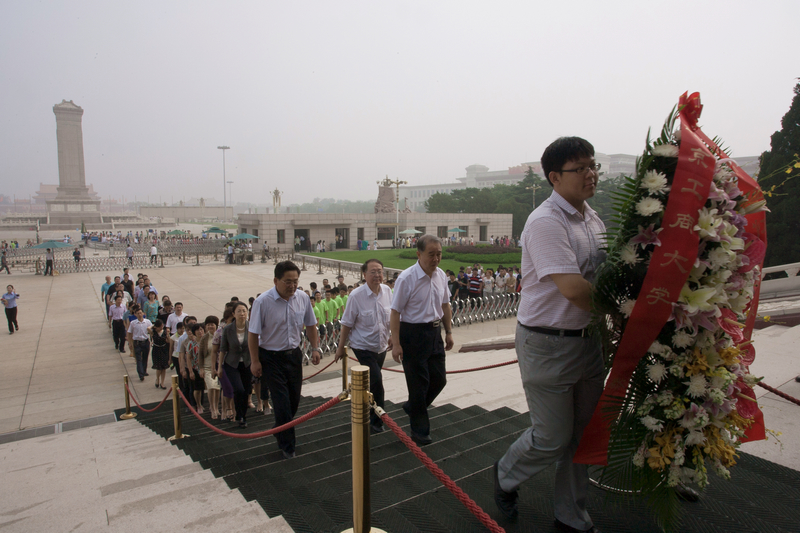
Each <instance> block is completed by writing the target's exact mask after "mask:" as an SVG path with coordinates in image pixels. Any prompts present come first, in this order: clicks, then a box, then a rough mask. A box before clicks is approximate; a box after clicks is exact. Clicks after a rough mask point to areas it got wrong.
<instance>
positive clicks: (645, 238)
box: [629, 224, 664, 248]
mask: <svg viewBox="0 0 800 533" xmlns="http://www.w3.org/2000/svg"><path fill="white" fill-rule="evenodd" d="M663 230H664V228H658V229H655V224H650V225H649V226H647V228H643V227H642V226H639V234H638V235H636V237H634V238H633V239H631V240H630V243H629V244H638V245H639V246H641V247H642V248H644V247H645V246H648V245H650V244H653V245H655V246H661V240H660V239H659V238H658V234H659V233H661V231H663Z"/></svg>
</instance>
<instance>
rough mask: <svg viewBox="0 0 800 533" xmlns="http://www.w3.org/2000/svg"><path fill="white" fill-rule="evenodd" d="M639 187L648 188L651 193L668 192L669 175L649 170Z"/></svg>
mask: <svg viewBox="0 0 800 533" xmlns="http://www.w3.org/2000/svg"><path fill="white" fill-rule="evenodd" d="M639 187H640V188H642V189H647V192H648V193H650V194H660V193H664V192H667V190H668V187H667V176H666V175H664V174H662V173H661V172H659V171H657V170H648V171H647V172H645V173H644V177H643V178H642V181H641V183H640V184H639Z"/></svg>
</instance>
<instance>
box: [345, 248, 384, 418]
mask: <svg viewBox="0 0 800 533" xmlns="http://www.w3.org/2000/svg"><path fill="white" fill-rule="evenodd" d="M361 274H362V275H363V276H364V278H365V279H366V280H367V283H366V285H361V286H360V287H358V288H357V289H355V290H354V291H353V292H352V293H350V296H349V297H348V299H347V307H345V310H344V315H343V316H342V319H341V321H340V322H341V324H342V333H341V337H340V338H339V347H338V348H337V349H336V356H335V358H334V361H339V360H340V359H342V358H343V357H347V350H346V349H345V347H344V345H345V343H346V342H347V339H348V338H349V339H350V348H351V349H352V350H353V353H354V354H355V355H356V359H358V362H359V363H361V364H362V365H365V366H368V367H369V390H370V392H371V393H372V396H373V398H374V399H375V403H376V404H378V406H379V407H381V408H383V407H384V403H383V398H384V391H383V376H382V375H381V368H382V367H383V362H384V361H385V360H386V350H387V349H389V348H391V346H392V343H391V337H390V335H389V317H390V314H391V311H392V290H391V289H390V288H389V286H388V285H383V284H382V282H383V263H381V262H380V261H379V260H377V259H367V261H366V262H365V263H364V264H363V265H361ZM340 278H341V276H340ZM369 419H370V420H369V423H370V431H371V432H372V433H380V432H382V431H383V422H382V421H381V419H380V417H378V415H376V414H375V413H374V412H371V413H370V415H369Z"/></svg>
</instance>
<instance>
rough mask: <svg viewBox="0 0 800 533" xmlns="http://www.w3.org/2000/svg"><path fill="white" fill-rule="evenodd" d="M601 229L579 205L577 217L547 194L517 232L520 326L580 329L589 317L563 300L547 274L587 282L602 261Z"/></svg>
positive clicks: (554, 195)
mask: <svg viewBox="0 0 800 533" xmlns="http://www.w3.org/2000/svg"><path fill="white" fill-rule="evenodd" d="M605 230H606V229H605V225H604V224H603V221H602V220H600V217H599V216H597V213H596V212H595V211H594V210H593V209H592V208H591V207H589V205H588V204H584V208H583V215H581V213H580V212H579V211H578V210H577V209H575V208H574V207H573V206H572V205H571V204H570V203H569V202H567V201H566V200H565V199H564V198H563V197H562V196H561V195H560V194H558V193H557V192H555V191H553V193H552V194H551V195H550V197H549V198H548V199H547V200H545V201H544V202H543V203H542V205H540V206H539V207H537V208H536V210H535V211H534V212H533V213H531V214H530V216H529V217H528V221H527V222H526V223H525V229H524V230H523V231H522V245H523V248H522V249H523V252H522V292H521V296H522V300H521V301H520V305H519V311H518V312H517V320H519V322H520V323H522V324H524V325H526V326H533V327H544V328H554V329H582V328H585V327H586V326H587V325H588V324H589V320H590V318H591V313H590V312H589V311H584V310H583V309H580V308H578V307H576V306H574V305H572V304H571V303H570V302H569V300H567V299H566V298H565V297H564V296H563V295H562V294H561V292H560V291H559V290H558V287H556V284H555V283H554V282H553V280H552V279H551V278H550V275H551V274H580V275H581V276H583V277H584V278H585V279H586V280H588V281H590V282H591V281H593V280H594V275H595V272H596V271H597V268H598V267H599V266H600V264H601V263H602V262H603V261H604V259H605V254H604V252H603V251H602V250H601V249H600V248H601V247H602V246H603V245H604V240H603V234H604V233H605Z"/></svg>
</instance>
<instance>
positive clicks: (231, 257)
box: [228, 241, 233, 265]
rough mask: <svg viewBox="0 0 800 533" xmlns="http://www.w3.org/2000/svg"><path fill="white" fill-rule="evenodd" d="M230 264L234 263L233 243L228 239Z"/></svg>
mask: <svg viewBox="0 0 800 533" xmlns="http://www.w3.org/2000/svg"><path fill="white" fill-rule="evenodd" d="M228 264H230V265H232V264H233V243H232V242H230V241H228Z"/></svg>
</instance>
